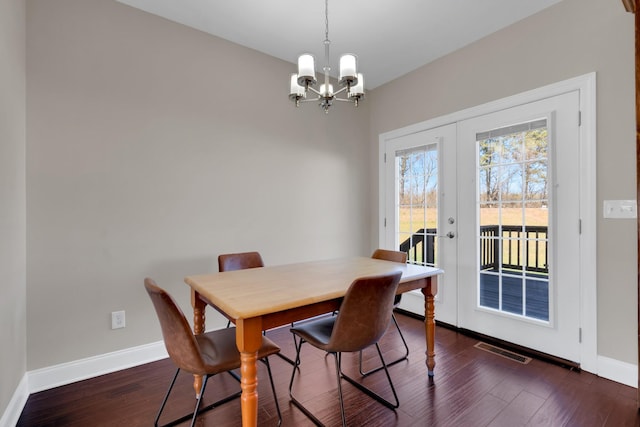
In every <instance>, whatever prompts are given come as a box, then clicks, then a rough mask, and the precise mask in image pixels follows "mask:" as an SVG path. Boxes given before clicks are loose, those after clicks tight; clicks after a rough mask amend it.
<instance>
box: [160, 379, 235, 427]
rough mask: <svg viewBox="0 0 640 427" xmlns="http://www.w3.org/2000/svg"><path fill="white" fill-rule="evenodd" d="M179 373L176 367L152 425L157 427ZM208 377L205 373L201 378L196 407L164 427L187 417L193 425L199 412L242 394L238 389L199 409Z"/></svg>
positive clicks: (180, 421) (175, 423)
mask: <svg viewBox="0 0 640 427" xmlns="http://www.w3.org/2000/svg"><path fill="white" fill-rule="evenodd" d="M179 373H180V369H178V370H177V371H176V374H175V375H174V376H173V380H171V385H169V390H167V394H166V395H165V397H164V400H163V401H162V405H161V406H160V411H158V415H157V416H156V419H155V421H154V424H153V425H154V426H155V427H158V421H159V420H160V415H161V414H162V411H163V410H164V407H165V405H166V403H167V400H168V399H169V394H170V393H171V390H172V389H173V385H174V384H175V382H176V378H178V374H179ZM209 377H210V376H209V375H205V376H204V378H203V380H202V387H201V388H200V394H199V397H198V400H197V401H196V407H195V409H194V411H193V413H189V414H187V415H184V416H182V417H180V418H177V419H175V420H173V421H171V422H169V423H167V424H164V427H169V426H174V425H178V424H181V423H183V422H184V421H187V420H188V419H191V426H193V425H194V423H195V420H196V418H197V416H198V415H199V414H201V413H203V412H206V411H208V410H210V409H213V408H217V407H218V406H220V405H222V404H223V403H227V402H230V401H231V400H233V399H237V398H238V397H240V395H241V394H242V390H240V391H238V392H236V393H234V394H232V395H229V396H227V397H224V398H222V399H220V400H218V401H216V402H214V403H210V404H209V405H207V406H205V407H204V408H202V409H200V404H201V402H202V396H204V390H205V388H206V386H207V381H208V380H209Z"/></svg>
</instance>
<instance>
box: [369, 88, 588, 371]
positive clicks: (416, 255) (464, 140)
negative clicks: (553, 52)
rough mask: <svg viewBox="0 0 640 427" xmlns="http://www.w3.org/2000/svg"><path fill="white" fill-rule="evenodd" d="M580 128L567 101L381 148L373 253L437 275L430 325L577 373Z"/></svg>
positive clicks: (512, 110)
mask: <svg viewBox="0 0 640 427" xmlns="http://www.w3.org/2000/svg"><path fill="white" fill-rule="evenodd" d="M578 117H579V91H578V90H575V91H567V93H564V94H562V95H555V96H549V97H546V98H544V99H542V100H539V101H533V102H528V103H525V104H522V105H519V106H514V107H509V108H504V109H499V110H497V111H494V112H491V113H489V114H483V115H476V116H473V117H472V118H464V119H463V120H457V121H453V122H452V123H450V124H446V125H441V126H437V127H433V128H430V129H424V130H420V131H416V132H409V133H407V134H404V135H402V136H398V137H395V138H389V139H386V140H385V143H384V147H383V149H384V155H385V158H386V161H385V163H384V179H382V180H381V183H383V185H384V189H383V192H384V197H385V199H384V202H383V203H384V206H385V208H384V216H385V219H386V226H384V228H383V232H382V233H381V244H382V245H384V246H385V247H387V248H395V249H400V250H404V251H406V252H407V253H408V254H409V259H410V262H415V263H422V264H426V265H435V266H438V267H440V268H442V269H443V270H444V271H445V274H444V275H443V276H442V277H441V278H440V279H439V282H438V283H439V290H438V295H437V297H436V310H435V313H436V319H437V320H439V321H442V322H445V323H448V324H451V325H455V326H458V327H461V328H464V329H469V330H472V331H476V332H479V333H482V334H485V335H489V336H493V337H496V338H499V339H503V340H506V341H509V342H512V343H516V344H519V345H522V346H525V347H528V348H532V349H536V350H538V351H542V352H545V353H548V354H551V355H554V356H558V357H562V358H565V359H567V360H571V361H575V362H580V302H579V301H580V292H581V288H580V279H579V277H580V274H579V272H580V160H579V159H580V153H579V140H580V133H579V124H578ZM416 311H417V312H418V313H420V307H417V308H416Z"/></svg>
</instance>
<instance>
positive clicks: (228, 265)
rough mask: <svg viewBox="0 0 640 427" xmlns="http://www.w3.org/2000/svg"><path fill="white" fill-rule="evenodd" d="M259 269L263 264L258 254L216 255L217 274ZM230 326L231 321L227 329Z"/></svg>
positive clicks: (228, 322)
mask: <svg viewBox="0 0 640 427" xmlns="http://www.w3.org/2000/svg"><path fill="white" fill-rule="evenodd" d="M260 267H264V262H263V261H262V257H261V256H260V254H259V253H258V252H239V253H235V254H222V255H218V271H219V272H223V271H234V270H244V269H247V268H260ZM230 326H231V320H228V321H227V328H228V327H230Z"/></svg>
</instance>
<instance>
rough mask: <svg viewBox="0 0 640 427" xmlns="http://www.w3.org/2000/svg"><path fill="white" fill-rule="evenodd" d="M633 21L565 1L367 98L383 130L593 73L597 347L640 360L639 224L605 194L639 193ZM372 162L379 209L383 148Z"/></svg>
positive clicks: (586, 0) (616, 5) (615, 10)
mask: <svg viewBox="0 0 640 427" xmlns="http://www.w3.org/2000/svg"><path fill="white" fill-rule="evenodd" d="M633 21H634V16H633V15H632V14H630V13H626V12H625V10H624V7H623V6H622V4H621V2H619V1H603V0H564V1H562V2H560V3H558V4H557V5H555V6H552V7H550V8H548V9H546V10H544V11H542V12H540V13H538V14H536V15H534V16H532V17H529V18H528V19H525V20H523V21H521V22H518V23H516V24H515V25H512V26H510V27H508V28H506V29H504V30H502V31H499V32H497V33H495V34H492V35H490V36H488V37H486V38H484V39H482V40H480V41H478V42H476V43H473V44H471V45H469V46H467V47H465V48H463V49H461V50H459V51H457V52H455V53H453V54H451V55H449V56H447V57H444V58H442V59H440V60H438V61H435V62H433V63H431V64H429V65H427V66H425V67H422V68H420V69H419V70H416V71H415V72H412V73H410V74H407V75H405V76H403V77H402V78H399V79H397V80H394V81H393V82H390V83H388V84H386V85H384V86H381V87H379V88H377V89H376V90H375V91H373V93H372V94H371V96H370V97H369V100H368V103H369V106H370V111H371V118H370V123H371V135H372V136H375V135H379V134H380V133H382V132H387V131H390V130H393V129H397V128H400V127H403V126H406V125H409V124H414V123H418V122H422V121H425V120H427V119H430V118H435V117H439V116H442V115H445V114H447V113H452V112H456V111H459V110H462V109H465V108H468V107H473V106H477V105H480V104H483V103H486V102H489V101H493V100H496V99H500V98H503V97H506V96H510V95H514V94H517V93H521V92H524V91H527V90H530V89H534V88H537V87H541V86H544V85H547V84H551V83H555V82H558V81H561V80H565V79H568V78H571V77H576V76H579V75H582V74H586V73H589V72H593V71H595V72H596V73H597V74H596V79H597V200H598V205H597V206H595V207H594V209H596V212H597V213H598V221H597V230H598V231H597V239H598V248H597V256H598V264H597V269H598V277H597V288H598V313H597V316H598V354H599V355H602V356H607V357H610V358H613V359H617V360H621V361H624V362H628V363H632V364H636V363H637V335H636V331H637V315H636V312H637V261H636V260H637V258H636V253H637V251H636V223H635V221H633V220H610V219H607V220H605V219H603V218H602V201H603V200H607V199H635V197H636V196H635V185H636V184H635V182H636V180H635V158H636V157H635V108H634V105H635V92H634V87H635V86H634V70H635V64H634V23H633ZM372 144H374V145H376V146H377V141H372ZM370 162H371V179H370V180H371V182H372V183H374V184H373V188H372V189H371V195H372V205H371V206H372V207H371V209H372V211H373V212H378V209H377V206H378V205H377V194H378V188H377V182H378V181H377V162H378V159H377V151H376V150H375V149H374V150H372V151H371V152H370ZM376 224H377V218H376V220H375V221H373V223H372V233H375V236H377V232H378V230H377V226H376Z"/></svg>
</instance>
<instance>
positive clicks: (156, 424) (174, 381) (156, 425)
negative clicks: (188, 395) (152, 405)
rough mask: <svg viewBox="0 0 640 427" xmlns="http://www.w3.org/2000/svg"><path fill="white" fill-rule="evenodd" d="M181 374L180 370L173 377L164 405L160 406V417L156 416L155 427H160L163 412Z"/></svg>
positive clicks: (163, 401)
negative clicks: (159, 422)
mask: <svg viewBox="0 0 640 427" xmlns="http://www.w3.org/2000/svg"><path fill="white" fill-rule="evenodd" d="M179 373H180V368H178V369H177V370H176V374H175V375H174V376H173V379H172V380H171V384H169V389H168V390H167V393H166V394H165V395H164V399H163V400H162V404H161V405H160V410H159V411H158V415H156V419H155V421H154V422H153V425H154V426H155V427H158V421H159V420H160V415H162V411H163V410H164V405H166V404H167V400H168V399H169V394H171V389H173V385H174V384H175V383H176V378H178V374H179Z"/></svg>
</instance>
